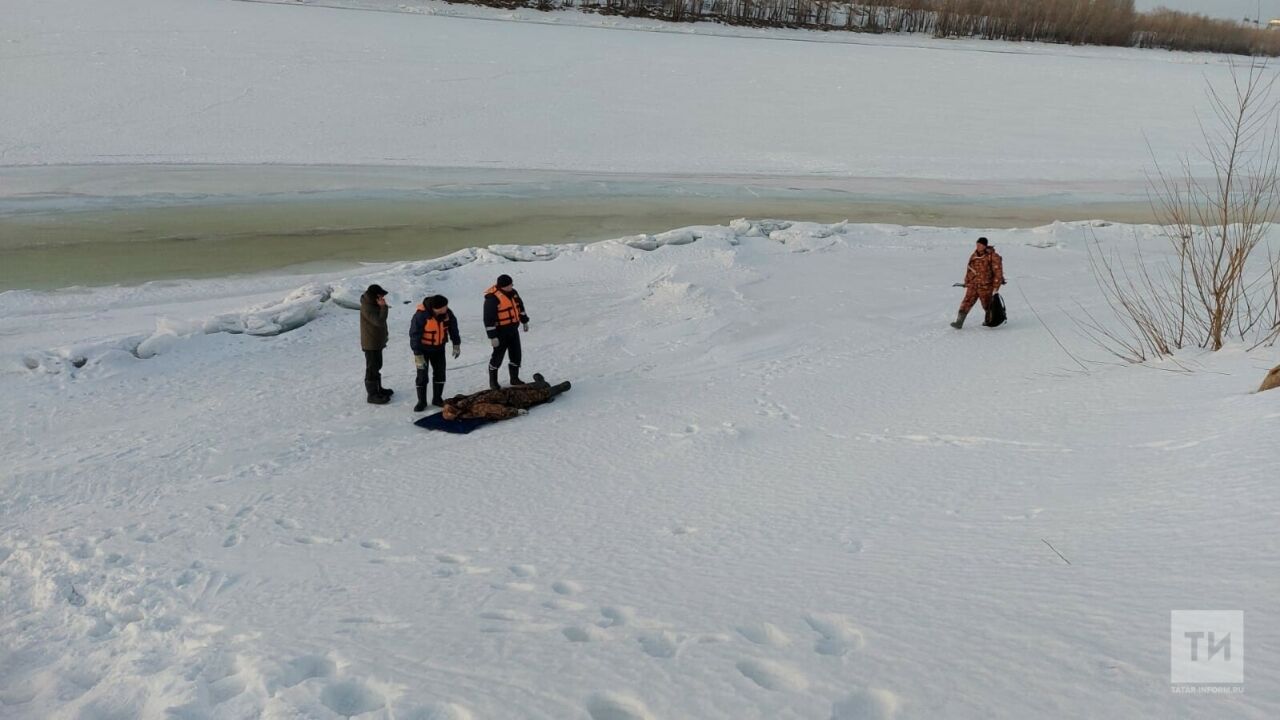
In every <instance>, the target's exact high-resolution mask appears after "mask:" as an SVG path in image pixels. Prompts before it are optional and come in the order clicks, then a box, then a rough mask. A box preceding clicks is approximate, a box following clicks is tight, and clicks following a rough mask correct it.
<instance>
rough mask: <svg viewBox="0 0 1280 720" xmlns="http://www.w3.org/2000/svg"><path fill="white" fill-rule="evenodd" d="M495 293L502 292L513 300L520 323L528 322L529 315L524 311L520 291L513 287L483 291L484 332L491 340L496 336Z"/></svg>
mask: <svg viewBox="0 0 1280 720" xmlns="http://www.w3.org/2000/svg"><path fill="white" fill-rule="evenodd" d="M497 293H502V294H503V295H506V296H507V297H509V298H511V300H512V301H513V302H515V304H516V308H517V309H518V310H519V311H520V322H522V323H527V322H529V316H528V315H527V314H526V313H525V311H524V300H521V299H520V293H519V292H517V291H516V290H515V289H514V288H513V289H512V290H511V292H503V291H502V290H496V289H495V291H494V292H492V293H485V296H484V329H485V332H486V333H487V334H488V335H489V339H491V340H492V339H493V338H495V337H497V336H498V296H497ZM512 326H513V327H514V323H513V324H512Z"/></svg>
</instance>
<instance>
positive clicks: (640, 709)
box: [587, 693, 654, 720]
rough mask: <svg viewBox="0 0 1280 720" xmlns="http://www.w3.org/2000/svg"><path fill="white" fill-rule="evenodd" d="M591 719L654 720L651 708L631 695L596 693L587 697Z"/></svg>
mask: <svg viewBox="0 0 1280 720" xmlns="http://www.w3.org/2000/svg"><path fill="white" fill-rule="evenodd" d="M587 713H588V714H590V715H591V720H654V717H653V714H652V713H650V712H649V708H647V707H645V704H644V703H642V702H640V701H639V700H637V699H636V698H634V697H631V696H630V695H622V694H619V693H596V694H595V695H592V696H591V697H590V698H588V699H587Z"/></svg>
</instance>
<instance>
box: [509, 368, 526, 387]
mask: <svg viewBox="0 0 1280 720" xmlns="http://www.w3.org/2000/svg"><path fill="white" fill-rule="evenodd" d="M507 369H508V370H510V371H511V384H512V385H524V384H525V383H524V381H523V380H521V379H520V366H519V365H508V366H507Z"/></svg>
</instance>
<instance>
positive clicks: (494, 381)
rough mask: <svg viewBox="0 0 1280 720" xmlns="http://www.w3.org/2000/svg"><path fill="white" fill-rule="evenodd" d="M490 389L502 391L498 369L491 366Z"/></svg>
mask: <svg viewBox="0 0 1280 720" xmlns="http://www.w3.org/2000/svg"><path fill="white" fill-rule="evenodd" d="M489 389H490V390H501V389H502V386H501V385H499V384H498V368H496V367H493V366H492V365H490V366H489Z"/></svg>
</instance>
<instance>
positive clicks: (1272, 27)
mask: <svg viewBox="0 0 1280 720" xmlns="http://www.w3.org/2000/svg"><path fill="white" fill-rule="evenodd" d="M1276 28H1280V18H1278V19H1276V20H1272V21H1271V22H1269V23H1267V29H1268V30H1275V29H1276Z"/></svg>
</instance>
